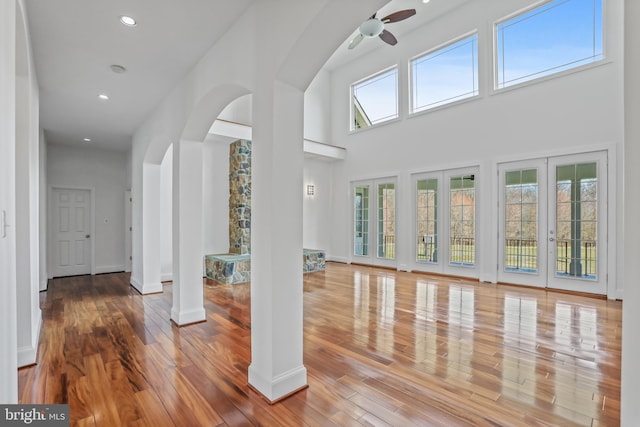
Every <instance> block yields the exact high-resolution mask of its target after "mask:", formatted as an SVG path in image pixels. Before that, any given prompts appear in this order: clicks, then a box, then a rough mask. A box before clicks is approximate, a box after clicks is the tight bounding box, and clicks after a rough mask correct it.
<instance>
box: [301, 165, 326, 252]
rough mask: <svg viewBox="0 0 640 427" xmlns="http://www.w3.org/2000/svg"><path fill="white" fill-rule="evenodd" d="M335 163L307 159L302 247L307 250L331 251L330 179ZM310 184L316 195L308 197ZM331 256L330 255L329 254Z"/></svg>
mask: <svg viewBox="0 0 640 427" xmlns="http://www.w3.org/2000/svg"><path fill="white" fill-rule="evenodd" d="M332 171H333V162H331V161H328V160H322V159H318V158H305V159H304V170H303V188H301V189H300V194H301V195H302V197H303V198H304V199H303V204H302V226H303V229H302V245H303V246H304V247H305V248H307V249H322V250H325V251H327V252H329V250H330V248H331V222H330V218H331V192H332V191H333V188H332V185H331V176H332ZM307 185H313V186H314V187H315V194H314V195H313V196H308V195H307V192H306V190H307ZM327 255H328V256H329V257H330V256H331V254H330V253H327Z"/></svg>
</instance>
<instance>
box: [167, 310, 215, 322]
mask: <svg viewBox="0 0 640 427" xmlns="http://www.w3.org/2000/svg"><path fill="white" fill-rule="evenodd" d="M206 320H207V315H206V312H205V311H204V308H197V309H195V310H188V311H176V310H171V321H172V322H173V323H175V324H176V325H178V326H186V325H192V324H194V323H200V322H205V321H206Z"/></svg>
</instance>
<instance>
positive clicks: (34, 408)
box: [0, 405, 69, 427]
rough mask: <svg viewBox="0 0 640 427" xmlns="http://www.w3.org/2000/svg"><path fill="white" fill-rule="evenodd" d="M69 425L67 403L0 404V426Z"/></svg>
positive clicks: (52, 426)
mask: <svg viewBox="0 0 640 427" xmlns="http://www.w3.org/2000/svg"><path fill="white" fill-rule="evenodd" d="M5 426H43V427H44V426H46V427H69V405H0V427H5Z"/></svg>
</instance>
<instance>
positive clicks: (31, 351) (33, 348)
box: [18, 312, 42, 368]
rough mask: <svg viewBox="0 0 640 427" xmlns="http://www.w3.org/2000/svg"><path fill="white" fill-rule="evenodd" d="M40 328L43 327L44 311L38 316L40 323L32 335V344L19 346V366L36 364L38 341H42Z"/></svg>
mask: <svg viewBox="0 0 640 427" xmlns="http://www.w3.org/2000/svg"><path fill="white" fill-rule="evenodd" d="M40 328H42V312H40V313H39V316H38V325H37V326H36V330H35V332H34V334H33V336H32V337H31V344H30V345H27V346H23V347H20V348H18V368H22V367H23V366H31V365H35V364H36V360H37V356H38V342H39V341H40Z"/></svg>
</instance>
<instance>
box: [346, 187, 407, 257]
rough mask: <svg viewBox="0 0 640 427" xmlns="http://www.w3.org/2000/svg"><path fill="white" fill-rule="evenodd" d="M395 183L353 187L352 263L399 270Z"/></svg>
mask: <svg viewBox="0 0 640 427" xmlns="http://www.w3.org/2000/svg"><path fill="white" fill-rule="evenodd" d="M396 187H397V185H396V179H395V178H384V179H377V180H371V181H358V182H354V183H352V201H353V211H352V212H353V236H352V242H351V243H352V251H351V254H352V260H353V261H354V262H362V263H366V264H372V265H380V266H385V267H395V266H396Z"/></svg>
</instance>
